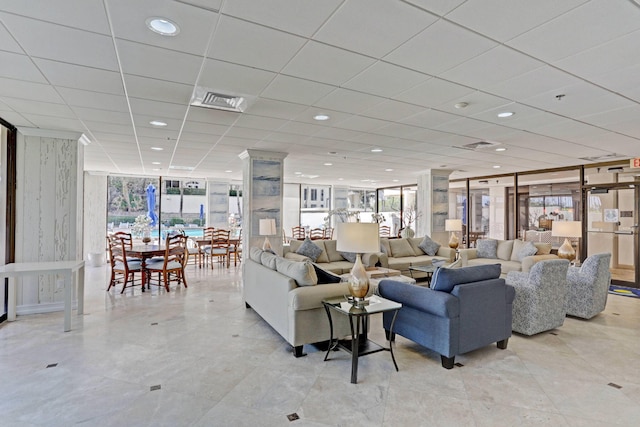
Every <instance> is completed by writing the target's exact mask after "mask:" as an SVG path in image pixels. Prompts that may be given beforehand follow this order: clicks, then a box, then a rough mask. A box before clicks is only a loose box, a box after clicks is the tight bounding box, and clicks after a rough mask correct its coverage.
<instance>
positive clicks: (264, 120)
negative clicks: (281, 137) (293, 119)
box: [235, 114, 287, 131]
mask: <svg viewBox="0 0 640 427" xmlns="http://www.w3.org/2000/svg"><path fill="white" fill-rule="evenodd" d="M285 123H287V120H282V119H274V118H270V117H260V116H252V115H248V114H243V115H242V116H240V117H238V120H237V121H236V123H235V126H240V127H244V128H253V129H260V130H266V131H275V130H277V129H278V128H279V127H280V126H282V125H283V124H285Z"/></svg>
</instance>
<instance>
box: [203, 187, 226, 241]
mask: <svg viewBox="0 0 640 427" xmlns="http://www.w3.org/2000/svg"><path fill="white" fill-rule="evenodd" d="M207 196H208V197H207V206H208V209H207V211H206V213H207V215H206V218H205V219H206V221H205V224H206V226H207V227H215V228H223V229H225V230H227V229H229V183H228V182H220V181H207Z"/></svg>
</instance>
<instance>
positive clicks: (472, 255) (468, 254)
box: [460, 240, 558, 275]
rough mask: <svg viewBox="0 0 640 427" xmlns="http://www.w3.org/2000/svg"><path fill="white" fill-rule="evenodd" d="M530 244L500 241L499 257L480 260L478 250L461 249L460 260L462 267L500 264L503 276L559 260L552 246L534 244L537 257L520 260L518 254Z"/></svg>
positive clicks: (532, 256)
mask: <svg viewBox="0 0 640 427" xmlns="http://www.w3.org/2000/svg"><path fill="white" fill-rule="evenodd" d="M527 243H528V242H524V241H522V240H498V248H497V253H496V255H497V257H496V258H478V250H477V249H475V248H473V249H460V259H461V261H462V266H463V267H466V266H470V265H482V264H500V265H501V269H502V274H503V275H506V274H507V273H508V272H510V271H523V272H528V271H529V270H530V269H531V267H532V266H533V265H534V264H535V263H537V262H540V261H542V260H545V259H557V258H558V256H557V255H553V254H551V244H549V243H537V242H534V243H533V244H534V245H535V247H536V248H538V252H537V253H536V254H535V255H530V256H526V257H523V258H522V260H519V259H518V253H519V252H520V250H521V249H522V247H523V246H524V245H526V244H527Z"/></svg>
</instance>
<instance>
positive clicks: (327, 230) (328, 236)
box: [323, 227, 333, 240]
mask: <svg viewBox="0 0 640 427" xmlns="http://www.w3.org/2000/svg"><path fill="white" fill-rule="evenodd" d="M323 238H324V239H325V240H331V239H333V228H332V227H327V228H325V229H324V237H323Z"/></svg>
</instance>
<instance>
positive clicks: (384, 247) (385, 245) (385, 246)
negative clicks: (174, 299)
mask: <svg viewBox="0 0 640 427" xmlns="http://www.w3.org/2000/svg"><path fill="white" fill-rule="evenodd" d="M380 252H382V253H384V254H387V256H390V257H391V256H393V254H392V253H391V246H389V239H387V238H382V239H380Z"/></svg>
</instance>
